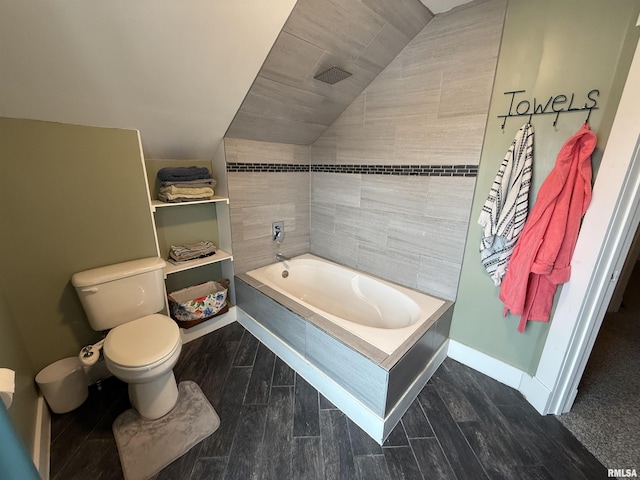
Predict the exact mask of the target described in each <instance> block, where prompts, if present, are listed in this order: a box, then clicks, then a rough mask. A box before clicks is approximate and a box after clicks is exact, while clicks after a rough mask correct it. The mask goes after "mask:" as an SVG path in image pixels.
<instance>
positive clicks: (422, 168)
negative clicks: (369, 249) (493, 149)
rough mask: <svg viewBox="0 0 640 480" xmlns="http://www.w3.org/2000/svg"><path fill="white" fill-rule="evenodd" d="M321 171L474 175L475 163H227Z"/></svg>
mask: <svg viewBox="0 0 640 480" xmlns="http://www.w3.org/2000/svg"><path fill="white" fill-rule="evenodd" d="M308 171H311V172H322V173H352V174H366V175H406V176H428V177H476V176H477V175H478V166H477V165H355V164H354V165H349V164H336V165H326V164H311V165H307V164H294V163H239V162H229V163H227V172H261V173H268V172H308Z"/></svg>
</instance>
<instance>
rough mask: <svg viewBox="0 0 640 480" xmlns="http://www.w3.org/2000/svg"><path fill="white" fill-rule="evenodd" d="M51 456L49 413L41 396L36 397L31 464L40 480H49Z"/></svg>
mask: <svg viewBox="0 0 640 480" xmlns="http://www.w3.org/2000/svg"><path fill="white" fill-rule="evenodd" d="M50 456H51V413H50V412H49V407H47V404H46V402H45V400H44V397H43V396H42V395H39V396H38V404H37V407H36V425H35V435H34V440H33V453H32V459H33V464H34V465H35V467H36V470H38V473H39V474H40V478H41V479H42V480H49V466H50Z"/></svg>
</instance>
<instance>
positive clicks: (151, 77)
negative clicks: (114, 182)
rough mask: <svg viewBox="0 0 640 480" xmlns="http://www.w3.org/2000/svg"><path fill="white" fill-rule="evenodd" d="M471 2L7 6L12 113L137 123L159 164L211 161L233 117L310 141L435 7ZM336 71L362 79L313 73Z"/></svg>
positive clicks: (2, 2)
mask: <svg viewBox="0 0 640 480" xmlns="http://www.w3.org/2000/svg"><path fill="white" fill-rule="evenodd" d="M466 1H467V0H422V2H423V3H424V4H426V5H427V6H428V9H427V8H425V7H424V6H423V5H422V4H420V2H419V0H393V1H391V0H332V1H328V0H298V2H297V4H296V0H269V1H268V2H265V1H263V0H242V1H234V0H197V1H196V0H189V1H183V0H160V1H158V0H136V1H135V2H131V1H130V0H110V1H108V2H91V1H88V0H56V1H55V2H51V1H49V0H30V1H15V0H0V45H2V47H1V48H0V116H5V117H15V118H31V119H38V120H48V121H57V122H64V123H76V124H83V125H97V126H107V127H117V128H130V129H137V130H140V132H141V137H142V144H143V149H144V152H145V155H146V156H147V157H150V158H154V157H155V158H209V157H211V156H212V155H213V153H214V152H215V150H216V148H217V146H218V145H219V143H220V141H221V139H222V137H223V136H224V134H225V132H226V131H227V129H228V128H229V126H230V125H231V128H230V129H229V133H230V134H235V135H238V136H240V135H247V136H248V135H249V133H247V132H248V130H250V128H248V126H247V123H246V121H244V122H241V120H242V119H243V118H244V119H247V118H252V119H253V122H254V125H255V127H256V132H262V133H261V134H259V135H264V132H265V131H267V132H268V131H269V128H270V129H271V132H272V133H274V134H278V135H280V136H279V137H278V136H272V137H271V136H270V137H264V136H261V137H260V138H265V139H270V140H272V141H290V142H292V143H307V142H310V141H311V140H312V139H313V138H314V135H317V134H319V132H320V130H321V129H322V128H323V127H324V126H326V125H327V124H328V122H330V120H331V119H332V118H335V117H336V116H337V115H338V114H339V113H340V112H341V109H342V108H344V107H346V106H347V105H348V102H349V98H354V97H355V96H356V95H357V94H358V93H359V92H360V91H361V90H362V89H364V87H365V86H366V85H367V84H368V82H370V81H371V80H372V79H373V78H374V77H375V75H376V71H379V70H380V69H381V67H383V66H384V65H385V64H386V63H388V61H389V60H390V58H389V57H390V56H392V55H394V53H393V52H394V51H396V50H397V51H399V49H401V48H402V45H403V43H406V42H407V41H408V39H409V38H411V36H413V35H414V34H415V32H416V31H417V30H416V29H419V28H421V27H420V25H421V24H424V23H426V22H427V21H428V20H429V19H430V18H431V16H432V13H434V14H437V13H439V12H441V11H444V10H447V9H449V8H451V7H452V6H456V5H458V4H460V3H465V2H466ZM429 10H431V12H432V13H431V12H430V11H429ZM287 19H289V20H287ZM285 23H286V28H284V30H283V27H284V26H285ZM276 40H277V45H276V47H275V48H273V50H272V46H274V43H276ZM270 52H271V53H270ZM267 58H268V61H267V62H266V63H265V59H267ZM292 59H295V61H292ZM385 62H386V63H385ZM263 64H264V66H263ZM330 65H338V66H343V68H346V69H347V70H349V71H350V72H351V73H352V74H353V75H352V76H351V77H349V78H348V79H347V80H343V81H342V82H340V83H337V84H336V85H334V86H333V87H330V86H329V85H325V84H322V85H316V84H314V82H316V81H313V82H312V81H311V80H310V79H309V78H308V77H309V76H311V77H312V76H313V74H315V73H316V72H317V70H319V69H320V68H322V67H324V66H330ZM274 84H278V85H274ZM336 87H339V88H336ZM245 97H246V100H245ZM243 101H244V102H243ZM241 106H242V108H241ZM265 113H266V114H267V115H265ZM283 113H286V115H284V116H283ZM236 114H238V115H237V116H236ZM234 117H236V120H235V121H233V120H234ZM256 119H260V120H261V121H263V120H264V121H266V122H267V123H271V124H273V125H272V126H270V127H264V125H262V124H261V122H256ZM274 119H277V120H274ZM232 121H233V125H232ZM287 121H288V122H287ZM299 124H303V126H305V124H308V125H309V127H308V128H304V129H299V133H298V134H297V135H295V136H292V134H291V133H290V132H291V131H293V130H295V129H290V128H289V126H290V125H295V126H299ZM274 126H277V128H275V127H274ZM254 135H258V134H254ZM276 139H278V140H276Z"/></svg>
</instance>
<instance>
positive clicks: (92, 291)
mask: <svg viewBox="0 0 640 480" xmlns="http://www.w3.org/2000/svg"><path fill="white" fill-rule="evenodd" d="M80 291H81V292H82V293H96V292H97V291H98V287H89V288H82V289H80Z"/></svg>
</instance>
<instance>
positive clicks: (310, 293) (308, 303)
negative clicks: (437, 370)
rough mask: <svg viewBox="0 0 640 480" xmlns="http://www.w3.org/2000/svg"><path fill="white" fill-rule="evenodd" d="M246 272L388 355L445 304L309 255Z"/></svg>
mask: <svg viewBox="0 0 640 480" xmlns="http://www.w3.org/2000/svg"><path fill="white" fill-rule="evenodd" d="M285 270H286V272H287V273H286V274H285V276H283V273H284V272H285ZM247 275H249V276H251V277H253V278H254V279H255V280H257V281H258V282H260V283H263V284H265V285H267V286H269V287H271V288H273V289H274V290H276V291H278V292H280V293H282V294H283V295H286V296H287V297H289V298H292V299H294V300H296V301H297V302H298V303H301V304H302V305H304V306H305V307H307V308H308V309H310V310H312V311H314V312H316V313H318V314H319V315H321V316H323V317H325V318H327V319H329V320H331V321H332V322H333V323H335V324H337V325H339V326H340V327H342V328H343V329H345V330H347V331H349V332H351V333H352V334H354V335H356V336H357V337H359V338H360V339H362V340H364V341H365V342H367V343H369V344H371V345H373V346H375V347H377V348H378V349H380V350H382V351H383V352H385V353H387V354H389V355H391V354H393V353H394V352H396V351H397V349H398V348H399V347H400V346H401V345H403V344H404V343H405V342H406V341H407V339H408V338H409V337H411V336H412V334H413V333H414V332H416V331H417V330H418V329H420V327H422V326H423V325H424V323H425V322H433V321H435V320H437V317H436V316H435V313H436V312H437V311H438V310H439V309H440V308H441V307H442V306H443V305H444V304H445V303H447V302H445V300H442V299H439V298H435V297H431V296H429V295H425V294H423V293H420V292H416V291H414V290H411V289H408V288H405V287H402V286H400V285H396V284H393V283H390V282H386V281H384V280H381V279H378V278H375V277H371V276H369V275H366V274H364V273H361V272H357V271H355V270H351V269H349V268H347V267H343V266H341V265H338V264H335V263H332V262H330V261H328V260H324V259H321V258H319V257H316V256H314V255H311V254H305V255H300V256H298V257H295V258H293V259H291V260H290V261H285V262H278V263H275V264H272V265H267V266H266V267H262V268H258V269H256V270H252V271H249V272H247Z"/></svg>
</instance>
